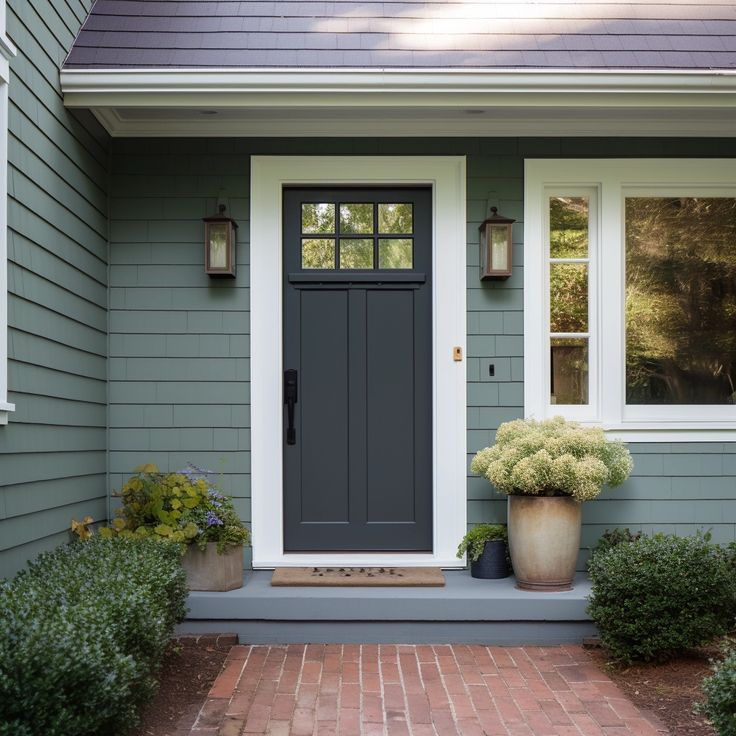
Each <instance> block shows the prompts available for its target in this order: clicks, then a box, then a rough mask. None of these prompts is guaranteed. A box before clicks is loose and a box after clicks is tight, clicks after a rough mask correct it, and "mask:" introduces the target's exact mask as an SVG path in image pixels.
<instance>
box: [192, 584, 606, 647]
mask: <svg viewBox="0 0 736 736" xmlns="http://www.w3.org/2000/svg"><path fill="white" fill-rule="evenodd" d="M445 578H446V581H447V582H446V585H445V587H444V588H311V587H304V588H301V587H298V588H273V587H271V584H270V583H271V572H270V571H266V570H256V571H248V572H247V573H246V576H245V585H244V586H243V587H242V588H240V589H238V590H232V591H229V592H227V593H208V592H192V593H190V594H189V614H188V618H187V620H186V621H185V622H184V623H183V624H182V625H181V626H180V627H179V632H180V633H216V632H219V633H225V632H228V633H236V634H238V635H239V636H240V640H241V642H242V643H251V644H273V643H281V644H289V643H308V642H315V643H322V642H327V643H372V642H382V643H404V644H424V643H432V644H442V643H456V644H457V643H463V644H471V643H483V644H509V645H517V644H560V643H570V642H580V641H581V640H582V638H583V637H585V636H591V635H593V634H594V633H595V627H594V625H593V623H592V622H591V621H590V619H589V617H588V615H587V614H586V612H585V608H586V605H587V597H588V595H589V593H590V581H589V580H588V579H587V577H586V576H585V575H584V574H582V573H581V574H579V575H578V577H577V578H576V579H575V585H574V588H573V590H571V591H568V592H565V593H530V592H524V591H520V590H517V589H516V588H515V587H514V586H515V580H514V578H513V577H510V578H505V579H503V580H476V579H475V578H471V577H470V573H469V571H467V570H450V571H446V572H445Z"/></svg>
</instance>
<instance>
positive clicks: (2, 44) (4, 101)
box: [0, 0, 16, 425]
mask: <svg viewBox="0 0 736 736" xmlns="http://www.w3.org/2000/svg"><path fill="white" fill-rule="evenodd" d="M5 17H6V4H5V0H0V425H3V424H7V423H8V416H9V414H10V413H11V412H13V411H15V404H11V403H9V402H8V106H9V102H8V84H9V82H10V59H12V58H13V57H14V56H15V55H16V50H15V47H14V46H13V44H12V43H11V41H10V39H8V37H7V35H6V34H5Z"/></svg>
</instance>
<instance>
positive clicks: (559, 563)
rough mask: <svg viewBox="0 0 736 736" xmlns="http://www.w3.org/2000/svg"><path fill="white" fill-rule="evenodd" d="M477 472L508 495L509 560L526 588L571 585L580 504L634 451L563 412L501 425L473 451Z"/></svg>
mask: <svg viewBox="0 0 736 736" xmlns="http://www.w3.org/2000/svg"><path fill="white" fill-rule="evenodd" d="M471 469H472V471H473V472H474V473H477V474H478V475H482V476H484V477H485V478H487V479H488V480H489V481H490V482H491V483H492V484H493V485H494V486H495V487H496V488H497V489H498V490H499V491H500V492H501V493H505V494H507V495H508V533H509V551H510V553H511V563H512V565H513V568H514V574H515V575H516V579H517V586H518V587H519V588H521V589H522V590H542V591H558V590H570V589H571V588H572V580H573V578H574V576H575V565H576V562H577V557H578V550H579V548H580V528H581V516H582V515H581V506H582V502H583V501H589V500H591V499H593V498H596V497H597V496H598V495H599V494H600V492H601V490H602V488H603V486H604V485H609V486H618V485H621V484H622V483H623V482H624V481H625V480H626V479H627V478H628V477H629V474H630V473H631V469H632V461H631V456H630V455H629V451H628V450H627V449H626V446H625V445H624V444H622V443H621V442H615V441H611V440H608V439H607V438H606V436H605V433H604V432H603V430H602V429H600V428H597V427H584V426H582V425H581V424H579V423H577V422H570V421H567V420H565V419H564V418H562V417H554V418H553V419H547V420H545V421H537V420H534V419H517V420H516V421H513V422H506V423H504V424H502V425H501V426H500V427H499V428H498V431H497V433H496V443H495V445H493V446H492V447H486V448H485V449H483V450H481V451H480V452H478V453H477V454H476V456H475V457H474V458H473V462H472V464H471Z"/></svg>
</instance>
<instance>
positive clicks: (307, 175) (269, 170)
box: [250, 156, 467, 568]
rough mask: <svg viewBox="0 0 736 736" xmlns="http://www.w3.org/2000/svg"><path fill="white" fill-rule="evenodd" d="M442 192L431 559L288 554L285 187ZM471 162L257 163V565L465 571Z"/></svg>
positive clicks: (435, 211) (436, 233) (437, 215)
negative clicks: (459, 553) (461, 543)
mask: <svg viewBox="0 0 736 736" xmlns="http://www.w3.org/2000/svg"><path fill="white" fill-rule="evenodd" d="M293 185H296V186H309V185H319V186H330V187H332V186H334V187H340V186H350V185H363V186H402V185H428V186H431V187H432V241H433V242H432V267H433V271H432V350H433V356H432V358H433V359H432V364H433V365H432V386H433V388H432V395H433V406H432V409H433V433H432V438H433V439H432V443H433V447H432V453H433V457H432V466H433V467H432V477H433V548H432V549H433V551H432V552H431V553H347V552H344V553H285V552H284V538H283V527H284V523H283V413H284V408H283V387H282V375H283V374H282V369H283V360H282V343H283V332H282V330H283V289H282V285H283V263H282V250H283V249H282V199H283V195H282V193H283V189H284V187H285V186H293ZM465 208H466V204H465V157H464V156H384V157H382V156H252V157H251V221H250V231H251V238H250V243H251V245H250V300H251V313H250V316H251V428H252V430H251V431H252V441H251V522H252V528H253V567H255V568H272V567H281V566H304V565H314V564H321V565H345V564H350V565H402V564H404V565H416V566H422V565H425V566H441V567H458V566H459V565H460V564H461V563H459V562H458V560H457V557H456V556H455V552H456V550H457V543H458V540H459V539H460V538H461V537H462V536H463V534H464V533H465V531H466V507H467V491H466V488H467V480H466V476H467V458H466V395H465V394H466V379H465V370H466V368H465V362H464V361H456V360H454V358H453V349H454V348H455V347H459V348H460V350H461V351H462V354H463V355H464V353H465V327H466V295H465V279H466V265H465V264H466V242H465V238H466V229H467V225H466V218H465Z"/></svg>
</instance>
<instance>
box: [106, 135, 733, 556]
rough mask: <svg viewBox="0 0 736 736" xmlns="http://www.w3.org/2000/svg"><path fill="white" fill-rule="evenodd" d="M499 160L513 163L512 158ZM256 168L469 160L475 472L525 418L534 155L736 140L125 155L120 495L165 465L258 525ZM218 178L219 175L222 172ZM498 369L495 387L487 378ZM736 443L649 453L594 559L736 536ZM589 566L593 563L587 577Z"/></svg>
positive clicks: (490, 499)
mask: <svg viewBox="0 0 736 736" xmlns="http://www.w3.org/2000/svg"><path fill="white" fill-rule="evenodd" d="M498 151H503V154H499V153H498ZM251 154H280V155H289V154H295V155H303V154H311V155H319V154H324V155H338V154H356V155H361V154H363V155H393V154H396V155H400V154H404V155H406V154H410V155H411V154H414V155H422V154H429V155H443V154H444V155H451V154H452V155H457V154H466V155H467V157H468V158H467V170H468V181H467V197H468V201H467V212H468V226H467V238H468V244H467V263H468V292H467V303H468V315H467V327H468V350H467V375H468V389H467V396H468V462H469V461H470V458H471V457H472V454H473V452H475V451H476V450H477V449H479V448H480V447H483V446H485V445H487V444H489V443H490V442H492V441H493V436H494V432H495V429H496V428H497V426H498V424H499V423H500V422H503V421H506V420H509V419H515V418H517V417H519V416H520V415H521V414H522V411H523V409H522V407H523V291H522V284H523V266H522V264H523V242H522V241H523V159H524V156H584V155H585V156H596V157H603V156H650V155H651V156H657V155H660V156H724V155H732V156H736V143H734V142H733V141H716V140H705V141H700V140H696V141H682V140H672V139H670V140H657V139H641V140H630V139H621V140H603V139H601V140H596V139H586V140H572V139H549V140H547V139H521V140H518V141H517V140H503V141H496V140H466V139H441V140H433V141H430V140H408V139H396V140H394V139H382V140H351V139H340V140H309V141H304V140H295V139H285V140H262V139H237V140H233V139H216V140H176V139H171V140H161V139H156V140H122V139H118V140H116V141H115V142H114V144H113V159H112V183H111V193H112V197H111V232H112V239H111V240H112V242H111V268H110V280H111V287H112V288H111V314H110V330H111V334H110V350H111V357H110V372H111V385H110V402H111V406H110V425H111V472H112V476H111V480H112V485H113V487H116V488H119V486H120V484H121V483H122V482H123V481H124V478H125V475H126V473H128V472H129V471H130V470H131V468H132V467H134V466H135V465H137V464H139V463H141V462H144V461H153V462H156V463H158V464H159V465H160V466H161V467H164V468H170V469H176V468H178V467H181V465H183V463H184V462H186V461H187V460H191V461H192V462H195V463H202V464H204V465H206V466H208V467H211V468H212V469H214V470H218V471H221V472H222V474H223V475H222V478H223V484H224V486H225V488H226V489H227V490H228V492H230V493H233V494H234V495H235V496H236V498H237V501H236V503H237V505H238V508H239V509H240V510H241V513H242V514H243V515H244V518H246V519H249V518H250V510H249V498H250V482H249V481H250V477H249V467H250V463H249V461H250V455H249V450H250V432H249V424H250V412H249V402H250V392H249V388H250V387H249V383H248V381H249V376H250V374H249V360H248V358H249V347H250V346H249V330H250V324H249V313H248V310H249V298H248V285H249V272H248V267H247V266H248V237H249V236H248V217H249V210H248V206H249V205H248V192H249V187H250V182H249V177H248V168H249V156H250V155H251ZM217 172H219V173H217ZM218 195H222V196H224V197H226V198H227V199H228V201H229V204H230V211H231V212H232V213H233V215H234V216H235V217H236V219H238V221H239V224H240V229H239V231H238V232H239V244H238V278H237V280H236V281H234V282H208V281H207V278H206V276H205V275H204V273H203V266H202V257H203V256H202V245H201V240H202V225H201V221H200V218H201V217H202V216H204V215H205V214H208V213H210V212H211V211H214V209H215V202H216V200H215V197H216V196H218ZM491 204H496V205H497V206H498V207H499V210H500V211H501V212H503V213H504V214H506V215H509V216H511V217H515V218H517V220H518V222H517V224H516V225H515V228H514V242H515V248H514V263H515V269H514V275H513V276H512V278H511V279H509V280H508V281H506V282H503V283H485V284H481V282H480V281H479V280H478V271H477V266H478V245H477V232H478V230H477V229H478V225H479V224H480V222H481V221H482V220H483V219H484V217H485V216H486V213H487V211H488V207H489V206H490V205H491ZM489 363H493V365H494V368H495V375H494V376H493V377H491V376H489V375H488V365H489ZM735 448H736V444H734V443H712V444H702V443H682V444H677V443H672V444H670V443H664V444H658V445H655V444H636V445H633V446H632V450H633V452H634V454H635V462H636V471H635V473H634V476H633V477H632V478H631V480H630V481H629V482H628V483H627V484H626V485H625V486H624V487H623V488H621V489H619V490H617V491H612V492H610V493H607V494H606V495H605V496H604V497H603V498H602V499H601V500H600V501H596V502H594V503H591V504H587V505H586V507H585V516H584V520H585V527H584V532H583V546H584V547H587V546H589V545H590V544H592V543H593V542H594V541H595V539H597V537H598V536H599V535H600V534H601V532H602V531H604V530H605V529H606V528H610V527H613V526H619V525H624V526H630V527H632V528H637V529H644V530H653V529H662V530H667V531H676V532H678V533H689V532H691V531H692V530H694V529H695V528H698V527H706V528H710V529H712V531H713V533H714V537H715V538H716V539H719V540H726V539H732V538H734V534H735V532H736V529H735V523H734V520H735V519H736V514H735V513H734V512H736V508H735V506H736V477H735V476H736V461H735V460H734V458H736V449H735ZM503 519H505V499H503V498H501V497H499V496H498V495H496V494H494V493H493V492H492V490H491V488H490V486H489V485H488V483H487V482H485V481H484V480H482V479H480V478H474V477H469V478H468V520H469V522H470V523H477V522H481V521H497V520H503ZM583 559H584V556H583V557H581V563H582V560H583Z"/></svg>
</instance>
